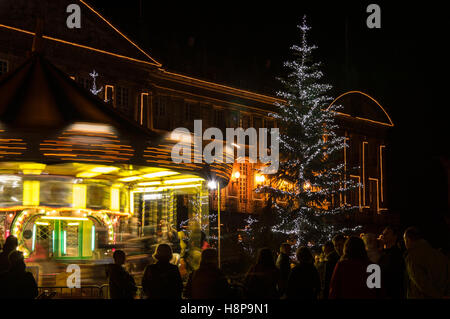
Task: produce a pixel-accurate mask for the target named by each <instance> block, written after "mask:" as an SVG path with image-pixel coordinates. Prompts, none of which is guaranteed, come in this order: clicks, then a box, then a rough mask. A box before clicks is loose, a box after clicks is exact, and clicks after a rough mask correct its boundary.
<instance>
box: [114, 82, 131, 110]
mask: <svg viewBox="0 0 450 319" xmlns="http://www.w3.org/2000/svg"><path fill="white" fill-rule="evenodd" d="M128 92H129V91H128V89H127V88H124V87H120V86H118V87H117V88H116V107H117V108H119V109H121V110H122V111H124V112H127V111H128V107H129V94H128Z"/></svg>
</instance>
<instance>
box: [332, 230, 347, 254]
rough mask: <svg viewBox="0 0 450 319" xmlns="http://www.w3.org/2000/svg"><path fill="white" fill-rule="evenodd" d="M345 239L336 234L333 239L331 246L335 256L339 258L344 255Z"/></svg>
mask: <svg viewBox="0 0 450 319" xmlns="http://www.w3.org/2000/svg"><path fill="white" fill-rule="evenodd" d="M345 241H346V238H345V236H344V235H342V234H337V235H336V236H334V237H333V240H332V242H333V246H334V249H335V250H336V252H337V254H338V255H339V258H340V257H342V256H343V255H344V244H345Z"/></svg>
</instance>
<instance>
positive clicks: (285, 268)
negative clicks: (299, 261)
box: [276, 243, 291, 296]
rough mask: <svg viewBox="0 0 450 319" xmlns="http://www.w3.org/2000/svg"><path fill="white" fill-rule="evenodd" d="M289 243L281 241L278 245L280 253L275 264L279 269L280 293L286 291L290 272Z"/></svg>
mask: <svg viewBox="0 0 450 319" xmlns="http://www.w3.org/2000/svg"><path fill="white" fill-rule="evenodd" d="M290 255H291V245H289V244H288V243H282V244H281V246H280V253H279V255H278V258H277V263H276V266H277V268H278V269H279V270H280V276H281V280H280V295H281V296H282V295H284V293H285V292H286V287H287V282H288V279H289V274H290V272H291V256H290Z"/></svg>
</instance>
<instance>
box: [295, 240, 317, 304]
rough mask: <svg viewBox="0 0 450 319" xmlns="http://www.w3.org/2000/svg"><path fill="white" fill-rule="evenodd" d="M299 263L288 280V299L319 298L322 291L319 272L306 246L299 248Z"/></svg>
mask: <svg viewBox="0 0 450 319" xmlns="http://www.w3.org/2000/svg"><path fill="white" fill-rule="evenodd" d="M297 260H298V265H297V266H295V267H294V268H293V269H292V271H291V274H290V276H289V280H288V286H287V298H288V299H306V300H314V299H317V297H318V295H319V292H320V277H319V272H318V271H317V269H316V267H315V266H314V258H313V256H312V254H311V252H310V251H309V249H308V248H306V247H300V248H299V249H298V250H297Z"/></svg>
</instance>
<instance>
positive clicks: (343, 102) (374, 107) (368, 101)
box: [330, 91, 394, 126]
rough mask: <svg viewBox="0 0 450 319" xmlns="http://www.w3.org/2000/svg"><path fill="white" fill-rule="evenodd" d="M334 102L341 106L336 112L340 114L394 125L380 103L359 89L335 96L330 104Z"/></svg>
mask: <svg viewBox="0 0 450 319" xmlns="http://www.w3.org/2000/svg"><path fill="white" fill-rule="evenodd" d="M334 104H335V105H340V106H341V107H342V108H341V109H340V110H339V111H338V112H337V113H338V114H340V115H343V116H346V117H352V118H354V119H357V120H361V121H368V122H372V123H376V124H380V125H386V126H394V123H393V122H392V120H391V118H390V117H389V115H388V113H387V112H386V110H385V109H384V108H383V107H382V106H381V104H380V103H378V101H376V100H375V99H374V98H372V97H371V96H369V95H368V94H366V93H363V92H360V91H349V92H346V93H344V94H342V95H340V96H339V97H338V98H336V99H335V100H334V101H333V102H332V103H331V104H330V106H331V105H334Z"/></svg>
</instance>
